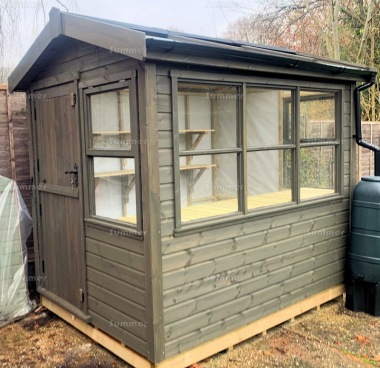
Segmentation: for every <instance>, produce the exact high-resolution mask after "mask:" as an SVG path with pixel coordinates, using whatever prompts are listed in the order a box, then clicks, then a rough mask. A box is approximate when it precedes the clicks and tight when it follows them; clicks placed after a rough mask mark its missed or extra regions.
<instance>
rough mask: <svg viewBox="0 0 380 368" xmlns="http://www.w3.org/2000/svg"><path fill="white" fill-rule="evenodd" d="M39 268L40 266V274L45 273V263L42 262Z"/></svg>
mask: <svg viewBox="0 0 380 368" xmlns="http://www.w3.org/2000/svg"><path fill="white" fill-rule="evenodd" d="M41 266H42V273H45V261H42V263H41Z"/></svg>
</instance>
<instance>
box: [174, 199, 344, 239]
mask: <svg viewBox="0 0 380 368" xmlns="http://www.w3.org/2000/svg"><path fill="white" fill-rule="evenodd" d="M344 199H349V197H347V196H343V195H341V194H339V193H336V194H332V195H330V196H328V197H327V196H326V197H323V198H319V199H309V200H305V201H303V202H302V203H300V204H296V203H294V202H292V203H289V204H286V205H282V206H276V207H271V208H265V209H263V210H255V211H252V212H249V213H248V214H246V215H244V214H242V213H241V212H240V213H237V214H235V215H229V216H223V217H219V218H213V219H207V218H206V219H203V220H199V221H197V222H195V221H194V223H192V224H190V223H189V224H182V227H181V228H179V229H174V234H173V235H174V237H181V236H186V235H190V234H193V233H197V232H200V231H207V230H213V229H217V228H221V227H226V226H232V225H236V224H239V223H244V222H249V221H252V220H258V219H262V218H265V217H270V216H273V215H282V214H286V213H294V212H297V211H300V210H303V209H308V208H312V207H316V206H323V205H325V204H330V203H337V202H341V201H342V200H344Z"/></svg>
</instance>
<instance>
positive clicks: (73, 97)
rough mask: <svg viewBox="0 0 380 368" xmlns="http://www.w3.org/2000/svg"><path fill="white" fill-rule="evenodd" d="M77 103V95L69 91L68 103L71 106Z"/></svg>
mask: <svg viewBox="0 0 380 368" xmlns="http://www.w3.org/2000/svg"><path fill="white" fill-rule="evenodd" d="M76 103H77V95H76V94H75V93H70V104H71V106H73V107H74V106H75V105H76Z"/></svg>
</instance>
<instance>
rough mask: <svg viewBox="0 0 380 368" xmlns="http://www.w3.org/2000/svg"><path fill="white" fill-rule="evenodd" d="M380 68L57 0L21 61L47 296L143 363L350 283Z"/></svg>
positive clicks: (39, 261)
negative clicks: (358, 137)
mask: <svg viewBox="0 0 380 368" xmlns="http://www.w3.org/2000/svg"><path fill="white" fill-rule="evenodd" d="M375 76H376V70H374V69H373V68H367V67H361V66H356V65H352V64H348V63H343V62H337V61H332V60H327V59H323V58H319V57H313V56H310V55H304V54H301V53H298V52H293V51H291V50H287V49H282V48H275V47H268V46H259V45H252V44H246V43H242V42H235V41H229V40H223V39H213V38H207V37H203V36H196V35H190V34H184V33H179V32H174V31H165V30H161V29H155V28H148V27H142V26H136V25H131V24H125V23H121V22H116V21H109V20H104V19H97V18H93V17H87V16H82V15H77V14H71V13H61V12H60V11H59V10H58V9H52V10H51V12H50V20H49V23H48V24H47V25H46V27H45V28H44V30H43V31H42V33H41V34H40V35H39V36H38V38H37V39H36V41H35V43H34V44H33V46H32V47H31V48H30V50H29V51H28V53H27V54H26V55H25V57H24V58H23V59H22V60H21V62H20V64H19V65H18V66H17V68H16V69H15V70H14V72H13V73H12V75H11V76H10V78H9V85H10V90H11V91H26V92H27V94H28V99H27V101H28V114H29V122H30V124H29V126H30V137H31V141H32V144H31V146H32V148H33V149H32V155H33V157H32V159H31V162H32V168H31V172H32V173H33V174H32V175H33V178H34V183H35V186H34V193H33V219H34V229H35V231H34V237H35V239H34V241H35V242H34V244H35V254H36V271H37V276H38V277H37V280H38V281H39V285H38V291H39V292H40V294H41V296H42V303H43V304H44V305H45V306H46V307H47V308H49V309H51V310H52V311H53V312H55V313H57V314H58V315H60V316H61V317H62V318H64V319H66V320H67V321H68V322H69V323H71V324H73V325H74V326H76V327H77V328H78V329H80V330H81V331H83V332H84V333H86V334H88V335H89V336H91V337H92V338H93V339H94V340H95V341H98V342H99V343H101V344H103V345H104V346H105V347H107V348H109V349H110V350H112V351H113V352H114V353H115V354H117V355H119V356H121V357H122V358H124V359H125V360H126V361H128V362H130V363H131V364H132V365H134V366H136V367H151V366H156V367H186V366H188V365H190V364H192V363H194V362H196V361H197V360H200V359H202V358H205V357H207V356H209V355H211V354H213V353H216V352H218V351H221V350H223V349H226V348H228V347H230V346H232V345H234V344H236V343H238V342H240V341H242V340H244V339H247V338H249V337H251V336H253V335H255V334H257V333H260V332H263V331H265V330H266V329H267V328H270V327H272V326H274V325H276V324H279V323H281V322H284V321H286V320H287V319H290V318H292V317H294V316H296V315H298V314H300V313H302V312H304V311H306V310H309V309H312V308H315V307H318V306H319V305H320V304H321V303H324V302H326V301H328V300H331V299H333V298H336V297H338V296H340V295H341V294H342V293H343V292H344V286H343V281H344V268H345V252H346V245H347V242H348V230H349V211H350V196H351V192H352V189H353V186H354V185H355V184H356V172H355V167H356V165H355V151H356V150H355V140H354V139H353V135H354V134H355V132H354V126H355V125H354V114H353V112H354V108H355V100H354V92H355V88H356V85H357V82H360V83H366V82H370V81H372V80H373V79H374V78H375ZM356 103H358V101H356Z"/></svg>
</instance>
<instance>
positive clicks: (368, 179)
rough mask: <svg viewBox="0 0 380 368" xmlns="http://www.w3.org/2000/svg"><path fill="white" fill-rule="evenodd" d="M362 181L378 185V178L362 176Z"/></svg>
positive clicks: (379, 178)
mask: <svg viewBox="0 0 380 368" xmlns="http://www.w3.org/2000/svg"><path fill="white" fill-rule="evenodd" d="M362 180H364V181H372V182H377V183H380V176H363V177H362Z"/></svg>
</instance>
